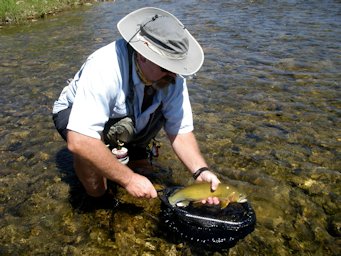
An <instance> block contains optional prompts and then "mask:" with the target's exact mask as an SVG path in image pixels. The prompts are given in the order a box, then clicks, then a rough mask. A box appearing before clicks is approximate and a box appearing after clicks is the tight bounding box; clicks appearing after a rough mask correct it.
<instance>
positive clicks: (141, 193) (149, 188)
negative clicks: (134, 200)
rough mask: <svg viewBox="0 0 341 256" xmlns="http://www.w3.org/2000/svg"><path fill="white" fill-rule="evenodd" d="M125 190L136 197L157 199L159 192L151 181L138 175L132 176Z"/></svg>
mask: <svg viewBox="0 0 341 256" xmlns="http://www.w3.org/2000/svg"><path fill="white" fill-rule="evenodd" d="M124 188H125V189H126V190H127V191H128V193H129V194H131V195H132V196H134V197H144V198H155V197H157V192H156V190H155V188H154V186H153V184H152V183H151V182H150V180H149V179H147V178H146V177H144V176H142V175H140V174H137V173H134V174H132V177H131V179H130V181H129V182H128V184H127V185H126V186H125V187H124Z"/></svg>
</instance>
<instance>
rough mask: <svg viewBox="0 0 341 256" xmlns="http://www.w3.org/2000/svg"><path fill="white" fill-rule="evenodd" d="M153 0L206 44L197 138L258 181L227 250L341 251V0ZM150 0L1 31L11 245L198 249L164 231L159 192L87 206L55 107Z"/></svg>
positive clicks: (18, 250) (128, 251) (2, 198)
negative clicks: (248, 228)
mask: <svg viewBox="0 0 341 256" xmlns="http://www.w3.org/2000/svg"><path fill="white" fill-rule="evenodd" d="M148 5H149V6H151V5H153V6H157V7H161V8H165V9H166V10H169V11H171V12H173V13H174V14H175V15H176V16H178V17H179V18H180V20H182V21H183V22H184V23H185V25H187V26H188V27H189V28H190V31H191V32H192V33H193V34H194V35H195V36H196V37H197V39H198V41H199V42H200V43H201V44H202V46H203V48H204V51H205V63H204V66H203V68H202V70H201V71H200V72H199V73H198V74H197V76H196V77H195V78H194V79H192V80H190V82H189V84H190V89H189V90H190V94H191V101H192V104H193V111H194V114H195V125H196V134H197V138H198V140H199V142H200V145H201V148H202V151H203V152H204V154H205V155H206V158H207V161H208V162H209V164H210V165H211V166H212V168H213V169H214V170H215V171H216V172H217V173H218V174H219V175H220V177H221V179H222V180H223V181H225V182H230V183H232V184H234V185H237V186H239V187H241V188H242V189H244V190H245V191H246V193H247V194H248V195H249V200H250V201H251V203H252V205H253V207H254V209H255V211H256V213H257V219H258V223H257V226H256V230H255V231H254V232H253V233H252V234H251V235H249V236H247V237H246V238H245V239H244V240H242V241H240V242H239V243H238V244H237V246H235V247H234V248H232V249H230V252H229V255H291V254H300V255H301V254H304V255H339V254H340V244H339V242H340V240H339V239H340V236H341V232H340V226H341V214H340V212H341V211H340V205H341V202H340V201H341V200H340V192H341V191H340V181H341V176H340V170H341V162H340V159H341V155H340V148H341V147H340V144H341V132H340V131H341V129H340V128H341V125H340V124H341V122H340V121H341V120H340V115H341V112H340V109H341V108H340V107H341V102H340V100H341V95H340V94H341V90H340V80H341V79H340V78H341V76H340V72H339V71H340V68H341V63H340V46H341V40H340V39H341V38H340V35H341V29H340V27H341V26H340V24H341V20H340V19H341V18H340V14H339V10H340V3H339V2H338V1H298V0H297V1H295V0H293V1H212V0H211V1H195V0H191V1H186V2H181V4H180V2H177V3H175V1H174V2H173V1H149V2H148ZM142 6H143V2H142V1H121V2H110V3H101V4H98V5H96V6H94V7H92V8H86V9H84V8H81V9H78V10H75V11H71V12H67V13H63V14H61V15H59V16H56V17H51V18H49V19H47V20H44V21H39V22H37V23H33V24H29V25H25V26H18V27H17V26H14V27H5V28H2V29H1V30H0V42H1V43H0V53H1V62H0V67H1V68H0V86H1V87H0V88H1V95H0V102H1V108H2V109H1V114H0V124H1V128H0V140H1V146H0V150H1V157H0V166H1V169H0V181H1V187H0V216H1V219H0V240H1V246H0V254H2V255H17V254H23V253H26V252H28V251H30V252H31V254H68V255H69V254H71V255H132V254H136V255H190V254H191V249H189V248H188V247H187V246H186V245H185V244H172V243H170V242H168V241H167V239H166V237H165V235H164V234H161V233H160V232H159V230H158V226H157V214H158V210H159V208H158V207H159V203H160V202H159V201H158V200H152V201H150V202H146V201H145V200H135V199H133V198H131V197H129V196H128V195H127V194H126V193H125V192H124V191H123V190H120V189H119V191H118V195H119V197H120V199H121V200H122V201H123V202H125V203H126V204H127V207H122V208H120V209H117V211H115V212H112V211H109V210H97V211H95V212H90V213H79V212H78V211H76V210H75V209H74V207H72V205H73V204H72V198H73V196H72V195H73V194H74V191H76V192H77V191H81V190H80V189H79V183H78V182H77V180H76V179H75V176H74V174H73V172H72V159H71V158H70V155H69V154H68V153H67V152H66V151H65V148H64V147H65V144H64V142H63V141H61V139H60V138H59V136H58V134H57V133H56V132H55V130H54V128H53V124H52V121H51V116H50V112H51V107H52V104H53V101H54V100H55V99H56V98H57V97H58V95H59V93H60V90H61V88H62V87H63V86H64V83H65V80H66V79H67V78H69V77H70V76H73V74H74V73H75V72H76V71H77V70H78V68H79V67H80V65H81V63H82V62H83V61H84V59H85V58H86V57H87V55H88V54H90V53H91V52H92V51H93V50H95V49H97V48H99V47H100V46H102V45H105V44H107V43H109V42H110V41H111V40H114V39H115V38H117V37H118V32H117V29H116V23H117V21H118V20H119V19H120V18H121V17H122V16H124V15H125V14H127V13H128V12H130V11H132V10H133V9H135V8H139V7H142ZM161 153H162V156H161V158H160V159H159V161H160V162H161V163H162V164H163V165H165V166H170V167H172V169H173V172H174V173H173V177H174V181H175V182H176V183H181V184H186V183H187V182H188V181H189V180H190V175H189V174H183V173H185V172H184V168H183V167H182V166H181V164H179V163H176V162H175V161H174V159H175V158H174V155H173V154H172V153H171V149H170V148H169V145H168V144H167V142H166V141H164V143H163V147H162V148H161ZM180 173H181V174H182V175H180ZM76 194H77V193H76ZM78 196H79V195H78ZM133 206H134V207H136V209H137V210H136V211H135V210H133V208H134V207H133ZM141 209H143V211H141ZM51 238H53V239H51ZM143 253H144V254H143ZM221 254H223V255H224V254H227V252H222V253H221Z"/></svg>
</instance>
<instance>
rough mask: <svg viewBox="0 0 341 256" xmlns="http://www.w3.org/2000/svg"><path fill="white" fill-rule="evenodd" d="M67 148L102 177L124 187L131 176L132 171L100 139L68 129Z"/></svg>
mask: <svg viewBox="0 0 341 256" xmlns="http://www.w3.org/2000/svg"><path fill="white" fill-rule="evenodd" d="M67 142H68V149H69V150H70V151H71V152H72V153H73V154H75V155H77V156H79V157H81V158H82V159H83V160H84V161H87V164H89V165H91V166H92V168H93V169H95V170H96V171H98V173H99V174H101V175H102V176H103V177H106V178H107V179H110V180H113V181H115V182H117V183H118V184H120V185H121V186H123V187H125V186H127V184H128V183H129V182H130V180H131V179H132V176H133V174H134V173H133V171H132V170H130V169H129V168H128V167H127V166H125V165H123V164H121V163H120V162H119V161H118V160H117V159H116V158H115V157H114V155H113V154H112V153H111V152H110V150H109V149H108V148H107V147H106V146H105V145H104V143H103V142H102V141H101V140H98V139H95V138H91V137H88V136H86V135H83V134H80V133H77V132H74V131H68V134H67Z"/></svg>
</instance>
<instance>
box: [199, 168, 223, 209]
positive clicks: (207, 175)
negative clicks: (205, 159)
mask: <svg viewBox="0 0 341 256" xmlns="http://www.w3.org/2000/svg"><path fill="white" fill-rule="evenodd" d="M197 181H200V182H203V181H206V182H209V183H211V189H212V191H215V190H216V189H217V188H218V185H219V183H220V180H219V179H218V177H217V176H216V175H215V174H214V173H213V172H210V171H204V172H202V173H201V174H200V175H199V177H198V178H197ZM201 202H202V203H203V204H206V203H208V204H219V203H220V201H219V198H217V197H209V198H207V199H206V200H202V201H201Z"/></svg>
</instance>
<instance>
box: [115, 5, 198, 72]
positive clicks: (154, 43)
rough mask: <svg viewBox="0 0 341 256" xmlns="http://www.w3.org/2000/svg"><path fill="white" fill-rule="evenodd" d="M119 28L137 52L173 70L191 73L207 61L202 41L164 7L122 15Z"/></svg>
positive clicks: (146, 8) (144, 9) (147, 8)
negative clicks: (200, 43) (198, 40)
mask: <svg viewBox="0 0 341 256" xmlns="http://www.w3.org/2000/svg"><path fill="white" fill-rule="evenodd" d="M117 28H118V30H119V32H120V33H121V35H122V36H123V38H124V39H125V40H126V41H127V42H128V43H129V44H130V45H131V46H132V47H133V48H134V49H135V50H136V51H137V52H138V53H140V54H141V55H143V56H144V57H145V58H147V59H148V60H150V61H152V62H154V63H155V64H157V65H158V66H160V67H162V68H164V69H167V70H168V71H171V72H173V73H176V74H180V75H192V74H194V73H196V72H197V71H198V70H199V69H200V67H201V66H202V64H203V62H204V52H203V50H202V48H201V46H200V45H199V43H198V42H197V41H196V40H195V38H194V37H193V36H192V35H191V34H190V33H189V32H188V30H187V29H186V28H185V26H184V25H183V24H182V23H181V22H180V21H179V20H178V19H177V18H176V17H175V16H174V15H172V14H171V13H169V12H166V11H164V10H161V9H158V8H154V7H145V8H142V9H138V10H136V11H134V12H132V13H130V14H128V15H127V16H125V17H124V18H122V19H121V20H120V21H119V22H118V24H117Z"/></svg>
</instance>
